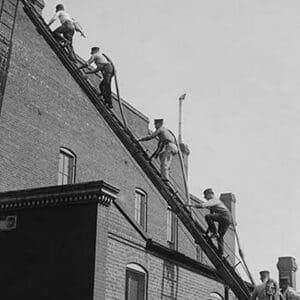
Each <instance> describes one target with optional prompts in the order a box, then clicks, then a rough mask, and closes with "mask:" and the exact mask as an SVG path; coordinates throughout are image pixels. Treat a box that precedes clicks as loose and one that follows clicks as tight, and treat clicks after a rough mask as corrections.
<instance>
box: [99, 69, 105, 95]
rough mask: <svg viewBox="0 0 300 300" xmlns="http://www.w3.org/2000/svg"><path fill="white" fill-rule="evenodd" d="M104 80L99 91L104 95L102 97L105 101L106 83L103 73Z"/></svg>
mask: <svg viewBox="0 0 300 300" xmlns="http://www.w3.org/2000/svg"><path fill="white" fill-rule="evenodd" d="M102 77H103V78H102V80H101V82H100V84H99V90H100V93H101V95H102V97H103V98H104V100H105V83H104V80H105V79H104V76H103V72H102Z"/></svg>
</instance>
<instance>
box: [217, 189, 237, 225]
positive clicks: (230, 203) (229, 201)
mask: <svg viewBox="0 0 300 300" xmlns="http://www.w3.org/2000/svg"><path fill="white" fill-rule="evenodd" d="M220 200H221V201H222V202H223V203H224V204H225V205H226V207H227V208H228V209H229V210H230V212H231V215H232V218H233V221H234V223H235V224H236V218H235V203H236V198H235V195H234V194H232V193H224V194H221V195H220Z"/></svg>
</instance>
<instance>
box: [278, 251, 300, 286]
mask: <svg viewBox="0 0 300 300" xmlns="http://www.w3.org/2000/svg"><path fill="white" fill-rule="evenodd" d="M277 268H278V271H279V283H280V281H281V280H282V279H283V278H288V280H289V283H290V286H291V287H292V288H293V289H296V271H297V264H296V259H295V258H294V257H291V256H285V257H279V258H278V263H277Z"/></svg>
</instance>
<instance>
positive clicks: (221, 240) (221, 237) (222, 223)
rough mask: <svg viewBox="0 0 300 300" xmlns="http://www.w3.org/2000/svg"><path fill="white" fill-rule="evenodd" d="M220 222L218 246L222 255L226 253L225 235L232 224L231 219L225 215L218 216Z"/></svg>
mask: <svg viewBox="0 0 300 300" xmlns="http://www.w3.org/2000/svg"><path fill="white" fill-rule="evenodd" d="M218 222H219V227H218V233H219V238H218V248H219V252H220V254H221V255H223V254H224V235H225V233H226V232H227V230H228V228H229V226H230V221H229V220H228V219H227V218H224V217H221V216H220V217H219V218H218Z"/></svg>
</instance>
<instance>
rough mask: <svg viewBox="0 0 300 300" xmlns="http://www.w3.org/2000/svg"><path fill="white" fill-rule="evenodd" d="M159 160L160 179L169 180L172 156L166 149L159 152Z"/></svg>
mask: <svg viewBox="0 0 300 300" xmlns="http://www.w3.org/2000/svg"><path fill="white" fill-rule="evenodd" d="M159 158H160V172H161V177H162V179H163V180H169V179H170V176H169V173H170V166H171V163H172V158H173V155H172V153H171V152H170V151H168V149H166V150H165V151H163V152H161V154H160V155H159Z"/></svg>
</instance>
